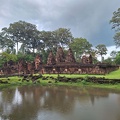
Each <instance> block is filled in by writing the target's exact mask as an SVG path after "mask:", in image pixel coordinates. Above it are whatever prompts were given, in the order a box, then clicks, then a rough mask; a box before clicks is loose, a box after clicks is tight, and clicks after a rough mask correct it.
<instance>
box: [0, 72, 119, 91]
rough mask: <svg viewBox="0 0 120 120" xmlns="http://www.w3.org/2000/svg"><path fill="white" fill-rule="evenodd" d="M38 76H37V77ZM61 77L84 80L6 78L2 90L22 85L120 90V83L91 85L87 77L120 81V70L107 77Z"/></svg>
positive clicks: (72, 75)
mask: <svg viewBox="0 0 120 120" xmlns="http://www.w3.org/2000/svg"><path fill="white" fill-rule="evenodd" d="M35 76H37V75H35ZM59 76H60V77H65V78H79V77H82V78H84V79H83V80H81V81H79V80H77V81H76V82H72V81H71V82H60V81H57V79H58V74H44V75H42V77H40V78H39V79H37V80H35V81H32V80H31V79H30V78H27V79H26V80H23V77H18V76H14V77H6V78H0V81H2V82H3V83H0V89H1V88H6V87H9V86H21V85H33V84H36V85H42V86H44V85H56V86H57V85H58V86H60V85H62V86H63V85H64V86H77V87H83V86H86V87H97V88H110V89H118V90H120V83H116V84H97V83H91V82H86V76H87V77H98V78H99V77H105V78H108V79H120V70H116V71H113V72H111V73H109V74H106V75H88V74H84V75H80V74H60V75H59ZM44 78H45V79H44Z"/></svg>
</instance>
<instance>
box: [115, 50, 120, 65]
mask: <svg viewBox="0 0 120 120" xmlns="http://www.w3.org/2000/svg"><path fill="white" fill-rule="evenodd" d="M115 63H116V64H118V65H120V51H119V52H118V53H117V55H116V57H115Z"/></svg>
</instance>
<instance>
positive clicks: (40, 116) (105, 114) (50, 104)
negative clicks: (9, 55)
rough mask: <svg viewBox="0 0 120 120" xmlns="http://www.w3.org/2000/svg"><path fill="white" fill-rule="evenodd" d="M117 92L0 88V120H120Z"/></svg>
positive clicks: (83, 89) (53, 88)
mask: <svg viewBox="0 0 120 120" xmlns="http://www.w3.org/2000/svg"><path fill="white" fill-rule="evenodd" d="M119 93H120V92H119V91H113V90H105V89H97V88H96V89H95V88H84V87H83V88H78V87H53V86H49V87H48V86H44V87H42V86H24V87H17V88H16V89H10V88H9V89H4V90H2V91H0V120H7V119H8V120H119V119H120V95H119Z"/></svg>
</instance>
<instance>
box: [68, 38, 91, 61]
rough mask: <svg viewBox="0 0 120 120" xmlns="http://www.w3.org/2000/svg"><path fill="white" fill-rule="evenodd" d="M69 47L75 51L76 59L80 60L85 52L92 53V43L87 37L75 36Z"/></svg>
mask: <svg viewBox="0 0 120 120" xmlns="http://www.w3.org/2000/svg"><path fill="white" fill-rule="evenodd" d="M69 47H70V48H71V49H72V51H73V52H74V54H75V57H76V59H77V60H79V59H80V58H81V55H82V54H83V53H90V51H91V47H92V44H90V43H89V42H88V41H87V40H86V39H85V38H74V39H73V41H72V42H71V43H70V44H69Z"/></svg>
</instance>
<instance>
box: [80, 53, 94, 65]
mask: <svg viewBox="0 0 120 120" xmlns="http://www.w3.org/2000/svg"><path fill="white" fill-rule="evenodd" d="M81 61H82V63H83V64H92V55H89V56H86V55H83V56H82V59H81Z"/></svg>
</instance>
